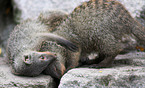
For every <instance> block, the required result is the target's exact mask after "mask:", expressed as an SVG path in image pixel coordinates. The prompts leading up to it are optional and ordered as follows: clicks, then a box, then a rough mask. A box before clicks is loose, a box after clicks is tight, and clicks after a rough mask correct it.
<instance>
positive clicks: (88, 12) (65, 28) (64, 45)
mask: <svg viewBox="0 0 145 88" xmlns="http://www.w3.org/2000/svg"><path fill="white" fill-rule="evenodd" d="M34 23H35V24H34ZM38 24H39V26H36V22H33V21H28V22H25V24H21V28H19V27H17V28H15V30H14V32H13V33H12V34H11V37H10V39H9V40H11V41H12V42H9V46H8V47H9V49H11V50H10V52H13V55H10V56H11V58H12V59H13V63H15V64H14V66H15V65H18V64H17V63H16V60H18V59H22V58H23V57H24V55H23V54H22V53H19V54H21V55H19V56H21V57H19V58H18V57H17V58H16V52H14V51H17V52H20V51H21V52H23V53H24V51H26V50H28V47H32V46H35V47H34V48H32V49H31V50H32V51H33V52H36V51H37V52H38V51H41V49H40V48H39V47H38V46H37V47H36V45H37V44H40V41H38V40H45V41H47V42H53V43H52V44H54V45H55V46H57V47H58V46H59V48H57V49H56V48H55V46H52V44H49V43H47V42H45V43H46V44H42V45H44V46H47V45H48V47H51V50H49V48H48V50H45V49H47V48H46V47H44V48H43V49H44V50H43V51H41V52H44V51H49V56H50V55H51V56H52V57H53V60H51V62H50V61H48V62H49V63H48V64H47V65H46V67H44V68H43V69H42V68H40V67H39V64H40V63H39V64H38V65H35V66H38V67H37V69H36V68H34V67H32V68H29V65H26V66H27V68H26V67H24V66H23V65H22V62H21V64H20V66H19V65H18V66H15V67H14V66H13V68H14V69H15V72H17V71H19V69H20V67H21V69H22V70H23V71H25V70H26V69H28V71H29V70H34V72H33V73H30V72H29V73H28V74H26V73H25V72H21V73H20V74H23V75H30V74H31V76H32V75H33V74H34V73H37V75H38V73H39V74H40V72H41V71H42V70H44V69H45V70H44V71H43V72H44V73H46V74H47V73H48V74H50V75H51V76H54V77H57V78H59V77H61V76H62V75H63V73H64V72H65V71H66V70H68V69H71V68H74V67H77V66H78V63H79V59H80V60H81V61H83V60H84V61H85V60H87V59H86V58H87V55H89V54H90V53H92V52H96V53H98V57H97V58H96V59H95V60H94V61H93V63H94V64H92V65H90V66H91V67H96V68H100V67H109V66H111V64H112V62H113V60H114V58H115V57H116V56H117V55H118V54H119V52H120V51H122V50H123V47H122V37H124V36H126V35H131V34H132V35H134V36H135V37H136V38H137V39H138V42H140V43H142V44H145V41H144V40H145V35H144V34H145V30H144V27H143V26H142V25H141V24H140V23H139V22H137V21H136V20H135V19H134V18H133V17H132V16H131V15H130V13H129V12H128V11H127V10H126V9H125V8H124V6H123V5H122V4H120V3H119V2H118V1H114V0H90V1H88V2H84V3H83V4H82V5H80V6H78V7H77V8H75V9H74V11H73V12H72V13H71V14H69V15H68V16H66V17H65V19H63V21H61V23H60V25H59V26H57V27H53V28H54V29H52V30H53V31H51V32H50V31H45V32H41V31H42V30H44V29H47V28H48V29H49V28H50V27H48V26H49V25H48V26H47V28H46V27H45V25H44V24H40V23H37V25H38ZM34 25H35V26H34ZM31 27H32V28H31ZM16 29H17V30H16ZM18 29H19V30H20V29H21V30H22V29H23V30H22V31H21V32H20V33H21V35H20V34H19V33H17V31H18ZM28 29H29V31H28V32H29V33H31V31H32V30H31V29H33V30H41V31H36V32H35V33H34V34H32V33H31V34H30V36H31V37H33V38H32V39H33V41H32V40H31V41H30V37H28V36H27V34H25V33H24V32H23V31H24V30H28ZM14 33H17V34H18V35H19V36H18V37H13V36H14ZM34 35H36V36H37V37H36V36H34ZM19 37H22V38H21V39H20V38H19ZM34 38H35V39H37V40H35V41H34ZM12 39H13V40H12ZM14 39H17V41H19V42H22V41H29V43H27V48H25V47H26V46H24V45H22V44H23V43H21V44H19V46H21V48H18V47H19V46H18V44H14V43H16V40H15V41H14ZM23 39H25V40H23ZM32 42H33V43H32ZM34 42H35V43H34ZM13 44H14V45H17V48H15V47H14V45H13ZM35 44H36V45H35ZM11 47H14V48H11ZM22 47H23V48H24V49H23V48H22ZM60 48H61V49H60ZM55 49H56V50H55ZM62 50H64V51H65V52H67V53H64V52H61V51H62ZM52 51H54V52H52ZM75 51H76V52H75ZM26 52H27V53H28V51H26ZM50 53H51V54H50ZM56 53H58V54H56ZM64 54H65V55H66V56H65V55H64ZM54 58H55V59H54ZM60 58H61V59H60ZM28 59H29V58H28ZM28 61H29V60H28ZM30 61H31V60H30ZM24 62H26V61H24ZM32 62H33V61H32ZM18 63H19V62H18ZM33 64H36V62H33ZM49 64H50V65H49ZM51 65H52V66H51ZM30 66H31V65H30ZM16 67H17V68H16ZM18 67H19V68H18ZM22 67H23V68H22ZM38 68H39V70H41V71H39V72H38V71H37V70H38ZM58 69H59V70H58ZM60 69H61V70H60ZM62 69H63V70H62ZM53 70H57V71H53ZM58 75H59V76H58Z"/></svg>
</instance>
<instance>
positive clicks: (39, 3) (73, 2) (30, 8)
mask: <svg viewBox="0 0 145 88" xmlns="http://www.w3.org/2000/svg"><path fill="white" fill-rule="evenodd" d="M84 1H89V0H13V3H14V4H13V6H14V12H15V13H14V14H15V20H16V21H17V22H21V21H23V20H26V19H28V18H37V16H38V15H39V14H40V12H43V11H48V10H54V9H55V10H56V9H57V10H64V11H66V12H69V13H70V12H71V11H72V10H73V9H74V8H75V7H76V6H78V5H79V4H80V3H81V2H84Z"/></svg>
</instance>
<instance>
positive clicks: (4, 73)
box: [0, 58, 55, 88]
mask: <svg viewBox="0 0 145 88" xmlns="http://www.w3.org/2000/svg"><path fill="white" fill-rule="evenodd" d="M0 88H55V83H54V81H53V79H52V78H51V77H50V76H48V75H40V76H38V77H22V76H15V75H13V74H12V73H11V72H10V67H9V66H8V65H7V64H6V61H5V60H4V58H0Z"/></svg>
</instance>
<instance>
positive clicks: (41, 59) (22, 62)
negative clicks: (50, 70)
mask: <svg viewBox="0 0 145 88" xmlns="http://www.w3.org/2000/svg"><path fill="white" fill-rule="evenodd" d="M20 58H21V59H19V58H17V59H15V61H14V63H13V66H12V73H14V74H16V75H24V76H37V75H39V74H40V73H41V72H42V71H43V70H44V69H45V68H46V67H47V66H48V65H49V64H50V63H52V62H53V61H55V60H56V57H55V55H54V54H52V53H50V52H34V51H32V52H29V53H24V54H21V56H20Z"/></svg>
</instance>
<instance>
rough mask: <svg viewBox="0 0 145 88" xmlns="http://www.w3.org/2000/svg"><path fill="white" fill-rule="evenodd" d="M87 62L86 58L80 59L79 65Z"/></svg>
mask: <svg viewBox="0 0 145 88" xmlns="http://www.w3.org/2000/svg"><path fill="white" fill-rule="evenodd" d="M88 61H89V58H88V57H82V58H80V60H79V63H80V64H87V63H88Z"/></svg>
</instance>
